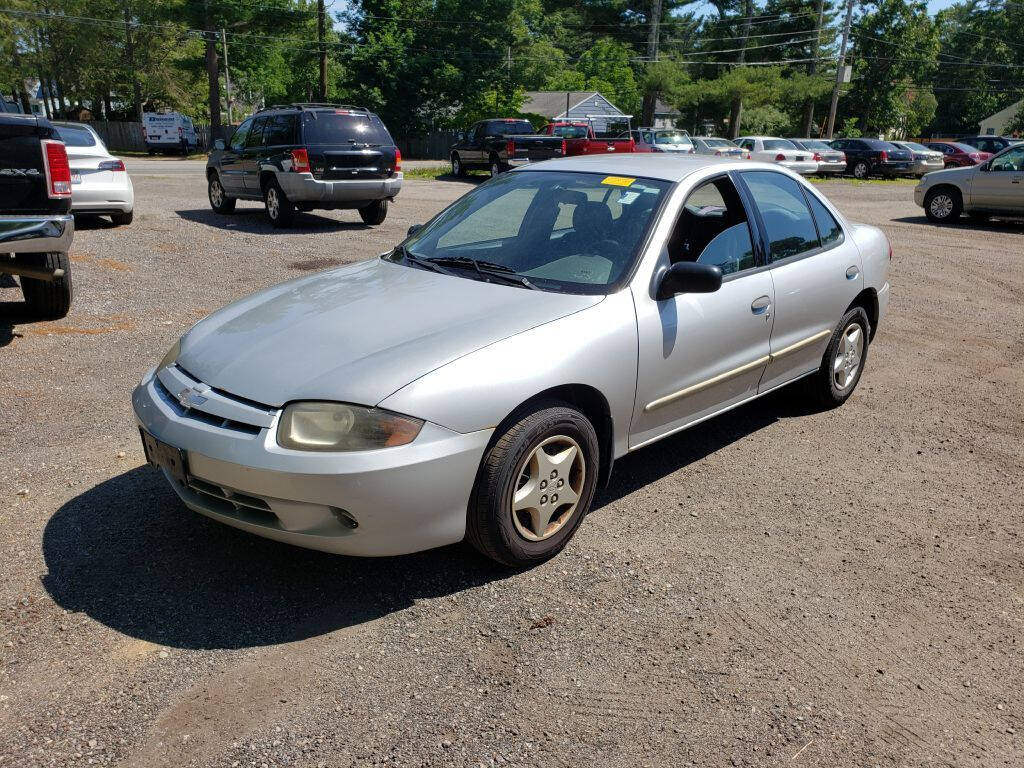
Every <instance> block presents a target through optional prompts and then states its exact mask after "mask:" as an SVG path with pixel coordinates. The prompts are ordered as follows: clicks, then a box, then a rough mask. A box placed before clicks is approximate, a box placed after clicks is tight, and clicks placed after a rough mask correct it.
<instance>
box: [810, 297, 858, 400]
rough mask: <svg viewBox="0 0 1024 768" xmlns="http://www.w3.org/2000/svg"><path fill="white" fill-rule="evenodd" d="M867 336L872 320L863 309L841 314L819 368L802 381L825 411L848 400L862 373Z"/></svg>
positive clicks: (856, 308)
mask: <svg viewBox="0 0 1024 768" xmlns="http://www.w3.org/2000/svg"><path fill="white" fill-rule="evenodd" d="M870 337H871V321H870V320H868V313H867V312H865V311H864V308H863V307H853V308H852V309H850V310H849V311H848V312H847V313H846V314H845V315H843V319H842V320H840V321H839V325H838V326H836V329H835V331H834V332H833V333H832V338H831V339H829V342H828V346H827V347H826V348H825V354H824V356H823V357H822V359H821V367H820V368H819V369H818V372H817V373H813V374H811V375H810V376H808V377H807V378H806V379H805V380H804V382H805V386H806V389H807V393H808V394H809V395H810V396H811V397H812V399H814V400H816V401H817V402H818V403H819V404H820V405H822V406H824V407H826V408H835V407H837V406H840V405H842V404H843V403H845V402H846V401H847V400H848V399H849V397H850V395H852V394H853V390H854V389H856V388H857V383H858V382H859V381H860V377H861V374H862V373H863V372H864V363H865V362H866V361H867V358H868V340H869V339H870Z"/></svg>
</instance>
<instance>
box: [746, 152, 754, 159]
mask: <svg viewBox="0 0 1024 768" xmlns="http://www.w3.org/2000/svg"><path fill="white" fill-rule="evenodd" d="M752 158H753V155H751V154H750V153H749V152H747V160H750V159H752Z"/></svg>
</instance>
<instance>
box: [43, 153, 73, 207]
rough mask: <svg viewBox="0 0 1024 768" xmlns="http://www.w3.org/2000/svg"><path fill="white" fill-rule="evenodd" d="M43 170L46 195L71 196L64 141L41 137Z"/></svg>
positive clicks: (69, 168) (69, 174)
mask: <svg viewBox="0 0 1024 768" xmlns="http://www.w3.org/2000/svg"><path fill="white" fill-rule="evenodd" d="M43 170H44V172H45V173H46V194H47V196H48V197H71V165H70V164H69V163H68V151H67V150H66V149H65V148H64V142H62V141H54V140H53V139H43Z"/></svg>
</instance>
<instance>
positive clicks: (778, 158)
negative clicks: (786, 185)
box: [775, 152, 786, 163]
mask: <svg viewBox="0 0 1024 768" xmlns="http://www.w3.org/2000/svg"><path fill="white" fill-rule="evenodd" d="M785 159H786V156H785V155H784V154H782V153H781V152H779V154H777V155H776V156H775V162H776V163H781V162H782V161H783V160H785Z"/></svg>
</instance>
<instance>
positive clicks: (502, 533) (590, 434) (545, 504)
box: [466, 402, 599, 568]
mask: <svg viewBox="0 0 1024 768" xmlns="http://www.w3.org/2000/svg"><path fill="white" fill-rule="evenodd" d="M598 456H599V451H598V442H597V434H596V432H595V431H594V427H593V425H592V424H591V423H590V421H589V420H588V419H587V418H586V417H585V416H584V415H583V414H582V413H580V412H579V411H577V410H575V409H573V408H570V407H568V406H567V405H563V404H561V403H557V402H551V403H548V404H547V405H543V406H540V407H539V408H538V409H537V410H535V411H533V412H531V413H527V414H524V416H523V417H522V418H521V419H519V420H518V421H517V422H516V423H514V424H513V425H511V426H510V427H509V428H508V429H507V430H506V431H505V432H504V434H502V435H501V437H500V438H498V440H497V442H495V443H494V445H492V446H491V448H490V449H489V450H488V451H487V454H486V455H485V456H484V460H483V464H482V465H481V467H480V471H479V473H478V474H477V481H476V485H475V487H474V489H473V495H472V497H471V499H470V504H469V510H468V516H467V520H466V537H467V539H468V540H469V542H470V543H471V544H472V545H473V546H474V547H476V549H478V550H479V551H480V552H481V553H483V554H484V555H486V556H487V557H490V558H491V559H493V560H497V561H498V562H500V563H504V564H505V565H510V566H513V567H517V568H523V567H529V566H532V565H536V564H537V563H541V562H543V561H544V560H547V559H548V558H550V557H553V556H554V555H556V554H557V553H558V552H560V551H561V550H562V548H563V547H564V546H565V545H566V544H567V543H568V541H569V539H571V538H572V536H573V534H574V533H575V532H576V529H577V528H578V527H579V525H580V523H581V522H582V520H583V517H584V515H586V514H587V511H588V509H589V508H590V502H591V500H592V499H593V497H594V489H595V488H596V485H597V474H598Z"/></svg>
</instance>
